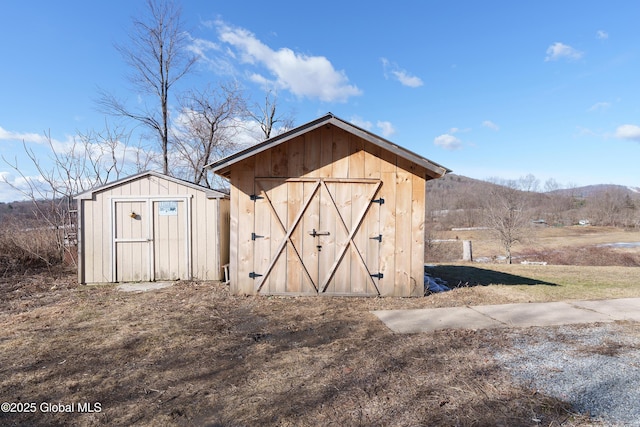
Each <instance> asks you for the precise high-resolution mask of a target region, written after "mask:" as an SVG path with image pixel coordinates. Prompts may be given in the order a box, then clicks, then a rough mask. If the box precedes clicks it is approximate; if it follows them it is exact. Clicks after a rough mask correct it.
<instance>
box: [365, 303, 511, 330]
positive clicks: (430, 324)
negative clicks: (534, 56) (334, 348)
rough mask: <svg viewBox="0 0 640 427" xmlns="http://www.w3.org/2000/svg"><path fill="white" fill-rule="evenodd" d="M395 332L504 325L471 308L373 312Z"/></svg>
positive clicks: (485, 327)
mask: <svg viewBox="0 0 640 427" xmlns="http://www.w3.org/2000/svg"><path fill="white" fill-rule="evenodd" d="M372 313H373V314H375V315H376V316H377V317H378V319H380V320H381V321H382V322H384V324H385V325H386V326H387V327H388V328H389V329H391V330H392V331H393V332H396V333H401V334H409V333H417V332H433V331H436V330H439V329H451V328H456V329H488V328H499V327H503V326H504V325H502V324H500V322H498V321H496V320H494V319H491V318H489V317H487V316H485V315H483V314H481V313H478V312H477V311H474V310H472V309H471V308H469V307H451V308H425V309H416V310H378V311H373V312H372Z"/></svg>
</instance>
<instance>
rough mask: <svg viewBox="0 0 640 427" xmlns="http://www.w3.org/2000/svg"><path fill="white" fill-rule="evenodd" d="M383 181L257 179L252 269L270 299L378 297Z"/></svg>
mask: <svg viewBox="0 0 640 427" xmlns="http://www.w3.org/2000/svg"><path fill="white" fill-rule="evenodd" d="M381 185H382V184H381V182H380V181H379V180H365V179H359V180H356V179H330V178H325V179H273V178H258V179H256V180H255V194H254V195H253V199H254V200H255V215H254V218H255V224H254V231H253V233H252V239H253V241H254V260H253V263H254V269H253V272H252V273H251V277H253V278H254V279H255V280H256V290H257V291H258V292H259V293H265V294H318V293H320V294H332V295H379V291H378V282H379V280H380V279H382V277H381V275H380V273H379V271H378V268H379V253H380V243H381V242H382V236H381V235H380V220H379V218H380V206H381V205H382V203H384V201H383V200H382V199H376V198H375V197H376V195H377V193H378V190H379V189H380V186H381Z"/></svg>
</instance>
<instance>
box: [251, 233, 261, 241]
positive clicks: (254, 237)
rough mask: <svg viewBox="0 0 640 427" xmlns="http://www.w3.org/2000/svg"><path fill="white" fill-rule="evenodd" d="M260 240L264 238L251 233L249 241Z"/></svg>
mask: <svg viewBox="0 0 640 427" xmlns="http://www.w3.org/2000/svg"><path fill="white" fill-rule="evenodd" d="M262 238H264V236H260V235H259V234H256V233H251V240H256V239H262Z"/></svg>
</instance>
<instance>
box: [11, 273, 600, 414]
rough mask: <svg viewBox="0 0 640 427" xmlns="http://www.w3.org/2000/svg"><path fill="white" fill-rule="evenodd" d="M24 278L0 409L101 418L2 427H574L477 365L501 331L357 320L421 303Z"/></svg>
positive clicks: (542, 399) (541, 399)
mask: <svg viewBox="0 0 640 427" xmlns="http://www.w3.org/2000/svg"><path fill="white" fill-rule="evenodd" d="M36 279H37V278H35V277H29V278H27V277H22V278H14V279H12V281H11V283H9V282H4V283H2V284H1V285H0V286H1V289H2V293H0V297H1V299H0V313H1V314H0V390H1V391H0V400H2V401H14V402H15V401H22V402H37V403H38V404H39V403H41V402H52V403H65V404H68V403H77V402H100V403H101V406H102V411H101V412H100V413H93V414H78V413H73V414H65V413H41V412H38V413H35V414H22V415H18V414H7V413H0V424H2V425H30V426H41V425H42V426H43V425H47V426H56V425H81V426H97V425H140V426H159V425H218V426H222V425H225V426H235V425H238V426H239V425H280V426H293V425H295V426H305V425H308V426H316V425H336V426H344V425H399V426H401V425H460V426H485V425H491V426H500V425H503V426H514V425H515V426H527V425H560V424H562V425H585V423H586V420H587V418H581V417H577V416H574V415H572V414H571V413H570V411H569V409H568V407H567V406H566V404H564V403H563V402H560V401H558V400H556V399H552V398H550V397H546V396H544V395H542V394H534V393H532V392H531V391H530V390H527V389H525V388H522V387H519V386H515V385H513V384H512V382H511V380H510V378H509V377H508V375H507V374H506V373H505V372H504V371H503V370H502V369H501V367H500V366H499V365H497V364H496V362H495V361H494V359H493V357H492V355H491V348H492V347H493V346H504V345H508V343H507V342H506V341H505V337H504V335H503V334H502V333H501V332H500V331H456V330H449V331H441V332H438V333H434V334H416V335H396V334H393V333H391V332H390V331H389V330H388V329H386V327H384V326H383V325H382V324H381V323H380V322H379V321H377V319H376V318H375V317H374V316H373V315H372V314H370V310H374V309H384V308H402V307H424V306H429V305H431V302H430V301H431V298H413V299H399V298H397V299H380V298H370V299H365V298H313V297H310V298H266V297H235V296H231V295H229V294H228V291H227V288H226V287H224V286H222V285H220V284H217V283H179V284H177V285H175V286H173V287H170V288H166V289H162V290H158V291H153V292H148V293H138V294H135V293H133V294H132V293H121V292H118V291H116V290H115V289H114V288H113V287H112V286H105V287H77V286H76V285H75V284H74V282H73V279H72V278H70V277H63V276H62V277H59V278H57V279H55V280H51V279H49V278H47V277H46V276H45V277H40V278H39V280H36ZM475 289H484V288H483V287H479V288H475ZM454 293H455V292H452V293H451V294H454ZM452 297H453V295H452ZM452 301H453V299H450V303H453V302H452ZM460 303H463V301H462V300H458V301H457V304H460ZM534 419H536V420H541V422H536V421H533V420H534ZM581 423H582V424H581Z"/></svg>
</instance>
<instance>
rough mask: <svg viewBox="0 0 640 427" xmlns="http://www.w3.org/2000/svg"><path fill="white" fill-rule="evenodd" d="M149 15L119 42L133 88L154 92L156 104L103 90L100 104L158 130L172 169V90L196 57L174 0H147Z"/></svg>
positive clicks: (166, 161) (166, 168)
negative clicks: (133, 103)
mask: <svg viewBox="0 0 640 427" xmlns="http://www.w3.org/2000/svg"><path fill="white" fill-rule="evenodd" d="M147 9H148V15H146V16H144V17H142V18H134V20H133V32H132V33H131V35H130V44H128V45H121V46H116V48H117V49H118V51H119V52H120V53H121V54H122V57H123V58H124V60H125V62H126V63H127V65H128V66H129V67H131V75H130V76H129V79H130V81H131V83H132V84H133V86H134V88H135V89H137V90H139V91H140V92H141V93H143V94H146V95H151V96H152V97H154V98H155V99H156V101H157V103H155V104H154V105H151V106H149V105H147V104H144V105H143V106H142V107H140V108H136V109H134V108H130V107H129V106H127V105H126V104H125V103H124V102H123V101H121V100H119V99H117V98H116V97H115V96H114V95H113V94H109V93H106V92H104V91H103V92H102V93H101V96H100V99H99V100H98V104H99V105H100V106H101V107H102V108H103V109H104V110H105V112H107V113H110V114H114V115H116V116H121V117H126V118H129V119H133V120H135V121H137V122H139V123H141V124H142V125H144V126H145V127H146V128H148V129H150V130H152V131H153V132H155V134H156V135H157V136H158V139H159V140H160V147H161V151H162V164H163V171H164V173H165V174H168V173H169V155H168V151H169V127H170V126H169V120H170V119H169V91H170V90H171V88H172V87H173V85H174V84H175V83H176V82H177V81H178V80H180V79H181V78H182V77H184V76H185V75H186V74H187V73H189V71H190V70H191V69H192V67H193V65H194V64H195V62H196V60H197V58H196V56H194V55H192V54H190V53H189V51H188V50H187V49H186V47H187V44H188V42H189V39H188V35H187V33H186V32H185V31H184V29H183V23H182V19H181V10H180V8H179V7H178V6H177V5H176V4H175V3H173V2H172V1H171V0H147Z"/></svg>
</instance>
